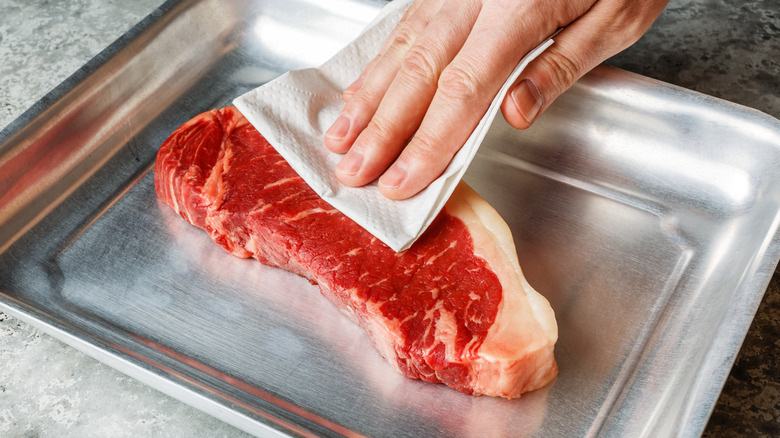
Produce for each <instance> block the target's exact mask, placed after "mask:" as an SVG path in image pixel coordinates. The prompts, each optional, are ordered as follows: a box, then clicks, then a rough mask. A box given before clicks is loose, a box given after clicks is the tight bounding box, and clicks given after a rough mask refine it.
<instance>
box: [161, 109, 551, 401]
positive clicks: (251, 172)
mask: <svg viewBox="0 0 780 438" xmlns="http://www.w3.org/2000/svg"><path fill="white" fill-rule="evenodd" d="M155 186H156V189H157V194H158V196H159V197H160V198H161V199H162V200H163V201H165V202H166V203H168V204H169V205H170V206H171V207H173V209H174V210H176V212H177V213H179V215H181V216H182V217H183V218H184V219H186V220H187V221H189V222H190V223H192V224H193V225H195V226H198V227H200V228H203V229H205V230H206V231H207V232H208V233H209V234H210V235H211V237H212V239H213V240H214V241H215V242H216V243H218V244H219V245H220V246H222V247H223V248H225V249H226V250H227V251H229V252H230V253H232V254H234V255H236V256H239V257H254V258H256V259H257V260H259V261H260V262H262V263H266V264H269V265H272V266H277V267H280V268H282V269H286V270H288V271H291V272H294V273H296V274H299V275H302V276H305V277H306V278H308V279H309V280H310V281H311V282H313V283H316V284H318V285H319V287H320V289H321V291H322V293H323V294H324V295H325V296H327V297H328V298H329V299H330V300H331V301H332V302H333V303H335V304H336V306H338V307H339V308H340V309H341V310H342V311H343V312H344V313H346V314H347V315H348V316H349V317H350V318H352V319H353V320H354V321H355V322H357V323H358V324H360V325H361V326H362V327H363V328H364V329H365V330H366V331H367V333H368V335H369V336H370V338H371V340H372V342H373V343H374V345H375V346H376V347H377V349H378V350H379V351H380V353H381V354H382V355H383V356H384V357H385V359H387V360H388V361H389V362H390V364H391V365H392V366H393V367H394V368H395V369H396V370H398V371H399V372H401V373H402V374H404V375H406V376H408V377H412V378H418V379H423V380H426V381H430V382H442V383H445V384H447V385H449V386H451V387H453V388H455V389H458V390H460V391H463V392H466V393H474V394H486V395H496V396H504V397H517V396H519V395H520V394H521V393H523V392H526V391H530V390H533V389H536V388H539V387H541V386H544V385H546V384H547V383H548V382H549V381H550V380H552V379H553V378H554V377H555V375H556V374H557V366H556V364H555V359H554V357H553V346H554V344H555V341H556V339H557V326H556V323H555V318H554V315H553V313H552V310H551V308H550V306H549V304H548V303H547V301H546V300H545V299H544V298H542V297H541V295H539V294H538V293H536V292H535V291H534V290H533V289H532V288H531V286H530V285H528V283H527V282H526V281H525V279H524V277H523V276H522V273H521V271H520V267H519V266H518V264H517V256H516V254H515V248H514V244H513V242H512V237H511V234H510V233H509V229H508V227H507V226H506V224H505V223H504V222H503V220H501V218H500V217H499V216H498V214H497V213H496V212H495V211H494V210H493V209H492V208H491V207H490V206H488V205H487V203H486V202H485V201H484V200H482V198H480V197H479V196H478V195H476V194H475V193H474V192H473V191H472V190H471V189H469V188H468V187H467V186H465V185H464V184H461V186H460V187H459V188H458V189H457V190H456V192H455V194H454V195H453V197H452V198H451V200H450V201H449V202H448V204H447V206H446V207H445V208H444V210H442V212H441V213H440V214H439V216H438V217H437V219H436V220H435V221H434V222H433V224H432V225H431V226H430V228H429V229H428V230H427V231H426V232H425V234H424V235H423V236H422V237H421V238H420V239H419V240H418V241H417V242H415V244H414V245H413V246H412V247H411V248H410V249H408V250H406V251H403V252H400V253H396V252H394V251H393V250H392V249H390V248H389V247H387V246H386V245H385V244H383V243H382V242H380V241H379V240H377V239H376V238H374V237H373V236H372V235H371V234H369V233H368V232H366V231H365V230H364V229H363V228H361V227H360V226H359V225H357V224H355V223H354V222H353V221H352V220H350V219H349V218H347V217H346V216H344V215H343V214H341V213H340V212H339V211H338V210H336V209H334V208H333V207H331V206H330V205H329V204H328V203H326V202H325V201H323V200H322V199H321V198H320V197H319V196H318V195H317V194H316V193H315V192H314V191H313V190H311V189H310V188H309V186H308V185H306V183H305V182H304V181H303V180H302V179H301V178H300V177H299V176H298V175H297V174H296V173H295V172H294V171H293V170H292V168H291V167H290V166H289V165H288V164H287V162H286V161H284V159H283V158H282V157H281V156H280V155H279V154H278V153H277V152H276V151H275V150H274V149H273V148H272V147H271V146H270V145H269V144H268V142H267V141H266V140H265V139H264V138H263V137H262V136H261V135H260V134H259V133H258V132H257V130H255V129H254V127H253V126H252V125H251V124H250V123H249V122H248V121H247V120H246V119H245V118H244V117H243V116H242V115H241V113H239V112H238V110H237V109H235V108H233V107H226V108H223V109H221V110H213V111H209V112H206V113H203V114H200V115H198V116H196V117H195V118H193V119H192V120H190V121H189V122H187V123H185V124H184V125H182V126H181V127H180V128H179V129H177V130H176V131H175V132H174V133H173V134H172V135H171V136H170V138H168V140H167V141H166V142H165V143H164V144H163V145H162V147H161V148H160V151H159V153H158V155H157V162H156V167H155Z"/></svg>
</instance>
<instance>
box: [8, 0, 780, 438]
mask: <svg viewBox="0 0 780 438" xmlns="http://www.w3.org/2000/svg"><path fill="white" fill-rule="evenodd" d="M161 3H162V1H161V0H134V1H131V2H122V1H118V0H73V1H69V2H52V1H49V0H24V1H22V0H0V11H2V13H0V127H4V126H6V125H7V124H9V123H10V122H12V121H13V120H14V119H16V118H17V117H18V116H19V115H20V114H21V113H22V112H24V110H25V109H27V108H28V107H30V106H31V105H32V104H34V103H35V102H36V101H38V100H39V99H40V98H41V97H43V96H44V95H45V94H46V93H47V92H48V91H49V90H50V89H52V88H53V87H54V86H56V85H57V84H58V83H60V82H61V81H62V80H64V79H65V78H66V77H68V76H69V75H70V74H72V73H73V72H74V71H76V70H77V69H78V68H79V67H80V66H81V65H83V64H84V63H86V62H87V61H89V59H91V58H92V57H93V56H94V55H96V54H97V53H98V52H99V51H101V50H102V49H103V48H104V47H106V46H107V45H108V44H110V43H111V42H112V41H114V40H115V39H116V38H118V37H119V36H120V35H122V34H123V33H125V32H126V31H127V30H128V29H129V28H131V27H132V26H133V25H134V24H135V23H136V22H138V21H139V20H140V19H142V18H143V17H144V16H145V15H147V14H148V13H149V12H151V11H152V10H154V9H155V8H156V7H158V6H159V5H160V4H161ZM778 6H779V5H778V2H777V0H755V1H745V2H726V1H722V0H672V1H671V2H670V4H669V6H668V7H667V9H666V10H665V12H664V13H663V15H662V16H661V18H660V19H659V20H658V21H657V22H656V24H655V25H654V26H653V27H652V28H651V29H650V31H649V32H648V33H647V34H646V35H645V37H644V38H642V40H640V41H639V42H638V43H637V44H636V45H634V46H633V47H631V48H629V49H628V50H626V51H625V52H623V53H621V54H620V55H618V56H616V57H614V58H612V59H610V60H609V61H608V62H607V63H608V64H610V65H613V66H617V67H621V68H624V69H626V70H629V71H633V72H636V73H639V74H642V75H645V76H649V77H652V78H656V79H660V80H662V81H666V82H669V83H672V84H676V85H680V86H683V87H686V88H689V89H692V90H696V91H699V92H702V93H706V94H709V95H712V96H716V97H719V98H722V99H725V100H729V101H732V102H736V103H739V104H743V105H746V106H749V107H752V108H756V109H758V110H761V111H763V112H765V113H767V114H769V115H772V116H774V117H778V118H780V44H778V41H780V7H778ZM778 353H780V272H778V271H775V275H774V277H773V278H772V280H771V282H770V284H769V287H768V289H767V292H766V294H765V296H764V299H763V301H762V303H761V306H760V308H759V309H758V313H757V315H756V318H755V320H754V322H753V324H752V326H751V328H750V331H749V333H748V335H747V337H746V339H745V342H744V344H743V346H742V349H741V351H740V354H739V356H738V358H737V360H736V362H735V364H734V368H733V369H732V371H731V375H730V376H729V378H728V380H727V382H726V384H725V387H724V389H723V393H722V394H721V396H720V399H719V400H718V403H717V405H716V406H715V409H714V412H713V414H712V417H711V418H710V421H709V424H708V425H707V428H706V430H705V432H704V436H712V437H756V436H780V363H778ZM0 436H3V437H6V436H9V437H39V436H40V437H55V436H56V437H77V436H78V437H82V436H111V437H118V436H156V437H167V436H176V437H178V436H182V437H184V436H187V437H189V436H209V437H218V436H225V437H237V436H245V434H244V433H243V432H241V431H239V430H237V429H234V428H232V427H231V426H228V425H227V424H224V423H222V422H220V421H219V420H216V419H214V418H212V417H210V416H208V415H206V414H204V413H201V412H199V411H197V410H195V409H193V408H190V407H189V406H187V405H185V404H183V403H181V402H179V401H177V400H174V399H172V398H170V397H168V396H166V395H164V394H162V393H160V392H158V391H156V390H154V389H152V388H150V387H148V386H145V385H143V384H141V383H139V382H136V381H134V380H133V379H131V378H129V377H127V376H125V375H123V374H121V373H119V372H117V371H115V370H113V369H111V368H109V367H108V366H106V365H103V364H102V363H99V362H97V361H95V360H94V359H92V358H90V357H88V356H86V355H85V354H83V353H80V352H78V351H76V350H75V349H73V348H71V347H68V346H67V345H65V344H63V343H61V342H60V341H58V340H56V339H54V338H51V337H50V336H48V335H46V334H43V333H42V332H40V331H39V330H37V329H36V328H34V327H32V326H29V325H27V324H25V323H23V322H21V321H19V320H17V319H15V318H13V317H11V316H9V315H6V314H4V313H2V312H0Z"/></svg>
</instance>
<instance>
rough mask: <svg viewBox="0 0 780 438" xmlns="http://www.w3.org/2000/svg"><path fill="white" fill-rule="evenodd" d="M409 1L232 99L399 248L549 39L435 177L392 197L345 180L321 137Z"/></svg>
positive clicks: (436, 206) (346, 207) (453, 179)
mask: <svg viewBox="0 0 780 438" xmlns="http://www.w3.org/2000/svg"><path fill="white" fill-rule="evenodd" d="M411 3H412V0H395V1H393V2H390V3H389V4H388V5H387V6H386V7H385V8H384V9H383V10H382V11H381V12H380V14H379V15H378V16H377V18H376V19H375V20H374V21H372V22H371V24H369V25H368V26H367V27H366V29H364V30H363V32H362V33H361V34H360V35H359V36H358V37H357V38H356V39H355V40H354V41H353V42H352V43H350V44H349V45H347V46H346V47H344V48H343V49H342V50H340V51H339V52H338V53H337V54H336V55H335V56H333V58H331V59H330V60H328V61H327V62H325V63H324V64H322V65H321V66H320V67H319V68H308V69H303V70H293V71H290V72H288V73H286V74H284V75H282V76H280V77H279V78H277V79H275V80H273V81H271V82H269V83H267V84H265V85H263V86H261V87H258V88H256V89H254V90H252V91H250V92H248V93H246V94H244V95H242V96H240V97H238V98H236V99H235V100H234V102H233V103H234V104H235V105H236V107H237V108H238V109H239V111H241V113H243V114H244V116H246V118H247V119H248V120H249V122H250V123H252V125H254V126H255V128H257V130H258V131H259V132H260V133H261V134H262V135H263V136H264V137H265V138H266V139H267V140H268V141H269V143H271V145H272V146H273V147H274V148H275V149H276V150H277V151H278V152H279V153H280V154H281V155H282V157H284V159H285V160H287V162H288V163H289V164H290V166H292V168H293V169H295V171H296V172H298V174H299V175H300V176H301V177H302V178H303V179H304V181H306V183H307V184H309V186H311V188H312V189H314V191H316V192H317V194H319V195H320V196H321V197H322V198H323V199H324V200H326V201H327V202H328V203H330V204H331V205H333V206H334V207H335V208H337V209H338V210H340V211H341V212H342V213H344V214H345V215H347V216H348V217H349V218H351V219H352V220H354V221H355V222H357V223H358V224H359V225H360V226H362V227H363V228H365V229H366V230H367V231H368V232H370V233H371V234H373V235H374V236H376V237H377V238H378V239H379V240H381V241H382V242H384V243H385V244H387V245H388V246H390V247H391V248H392V249H394V250H395V251H401V250H404V249H406V248H408V247H409V246H411V245H412V243H414V241H415V240H416V239H417V237H419V236H420V235H421V234H422V233H423V232H424V231H425V229H426V228H427V227H428V225H430V223H431V222H432V221H433V219H434V218H435V217H436V215H437V214H438V213H439V211H440V210H441V209H442V207H444V204H445V203H446V202H447V199H449V197H450V195H451V194H452V191H453V190H454V189H455V186H457V185H458V183H459V182H460V180H461V179H462V178H463V174H464V173H465V172H466V169H467V168H468V166H469V164H470V163H471V160H472V159H473V158H474V155H475V154H476V152H477V149H478V148H479V145H480V144H481V143H482V140H483V139H484V138H485V134H486V133H487V130H488V129H489V128H490V125H491V124H492V122H493V119H494V118H495V116H496V114H497V113H498V110H499V108H500V106H501V102H502V100H503V98H504V96H505V95H506V93H507V90H508V89H509V86H510V85H511V84H512V83H513V82H514V81H515V79H517V77H518V76H519V74H520V72H521V71H522V70H523V69H524V68H525V66H526V65H527V64H528V63H529V62H530V61H531V60H533V59H534V58H536V56H538V55H539V54H540V53H541V52H543V51H544V50H545V49H546V48H547V47H548V46H549V45H550V44H552V39H548V40H547V41H545V42H544V43H542V44H541V45H539V46H538V47H537V48H536V49H534V50H533V51H531V52H530V53H529V54H528V55H526V57H525V58H523V59H522V60H521V61H520V63H519V64H518V66H517V67H516V68H515V70H514V71H513V72H512V74H511V75H510V77H509V78H508V79H507V81H506V83H505V84H504V86H503V87H502V88H501V90H500V91H499V93H498V95H497V96H496V97H495V99H494V100H493V103H492V104H491V105H490V107H489V108H488V110H487V113H486V114H485V116H484V117H483V118H482V120H481V121H480V123H479V125H477V128H476V129H475V130H474V132H473V133H472V134H471V137H469V139H468V141H467V142H466V144H465V145H464V146H463V148H461V150H460V151H459V152H458V153H457V154H456V155H455V157H454V159H453V160H452V162H451V163H450V165H449V167H447V169H446V170H445V171H444V173H443V174H442V175H441V176H440V177H439V178H438V179H436V180H435V181H434V182H433V183H432V184H431V185H430V186H428V188H426V189H425V190H423V191H422V192H420V193H419V194H417V195H416V196H414V197H412V198H410V199H406V200H401V201H393V200H390V199H387V198H385V197H384V196H383V195H382V194H381V193H380V192H379V189H378V188H377V185H376V182H374V183H372V184H369V185H367V186H365V187H358V188H355V187H347V186H345V185H343V184H341V183H340V182H339V181H338V180H337V179H336V177H335V174H334V172H335V168H336V164H338V162H339V161H340V160H341V157H342V155H340V154H335V153H333V152H330V151H329V150H328V149H327V148H326V147H325V144H324V140H323V139H324V133H325V131H326V130H327V129H328V128H329V127H330V125H331V124H332V123H333V122H334V121H335V120H336V118H337V117H338V115H339V113H340V111H341V109H342V108H343V107H344V102H343V100H342V98H341V93H342V91H343V90H344V89H345V88H346V87H347V86H348V85H349V84H350V83H352V81H354V80H355V79H356V78H357V77H358V75H359V74H360V73H361V71H362V70H363V68H364V67H365V66H366V64H368V62H369V61H371V59H373V58H374V57H375V56H376V55H377V53H379V50H380V48H381V47H382V44H383V42H384V41H385V39H386V38H387V36H388V35H389V34H390V32H391V31H392V30H393V28H394V27H395V25H396V24H397V23H398V21H399V20H400V19H401V17H402V15H403V13H404V11H406V9H407V8H408V7H409V5H411Z"/></svg>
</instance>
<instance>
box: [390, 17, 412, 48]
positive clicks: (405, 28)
mask: <svg viewBox="0 0 780 438" xmlns="http://www.w3.org/2000/svg"><path fill="white" fill-rule="evenodd" d="M416 39H417V33H416V32H414V30H413V29H412V27H411V26H410V25H409V24H407V23H402V24H401V25H399V26H398V28H397V29H396V30H395V32H394V34H393V43H392V44H391V46H390V47H392V48H393V50H395V51H397V52H404V53H405V52H406V51H407V50H409V47H411V46H412V44H414V42H415V40H416Z"/></svg>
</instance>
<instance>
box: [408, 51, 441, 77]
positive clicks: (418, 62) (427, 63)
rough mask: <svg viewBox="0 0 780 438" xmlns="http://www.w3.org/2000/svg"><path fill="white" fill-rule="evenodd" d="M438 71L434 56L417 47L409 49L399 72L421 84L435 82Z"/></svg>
mask: <svg viewBox="0 0 780 438" xmlns="http://www.w3.org/2000/svg"><path fill="white" fill-rule="evenodd" d="M438 70H439V69H438V68H437V63H436V61H435V59H434V55H433V54H432V53H431V52H430V51H428V50H426V49H425V48H423V47H420V46H419V45H416V46H413V47H412V48H411V49H409V51H408V52H407V53H406V56H405V57H404V61H403V64H401V72H402V73H403V74H404V75H405V76H408V77H409V78H411V79H415V80H419V81H423V82H433V81H435V80H436V77H437V76H438Z"/></svg>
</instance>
